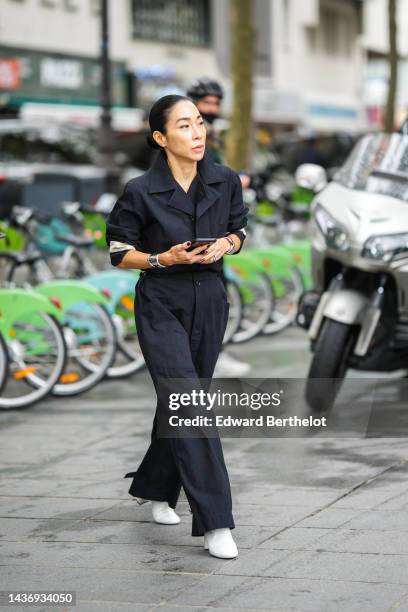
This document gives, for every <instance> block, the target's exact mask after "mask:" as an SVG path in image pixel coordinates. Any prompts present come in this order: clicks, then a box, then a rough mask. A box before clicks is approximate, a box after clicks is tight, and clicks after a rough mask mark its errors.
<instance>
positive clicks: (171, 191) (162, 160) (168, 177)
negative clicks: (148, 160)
mask: <svg viewBox="0 0 408 612" xmlns="http://www.w3.org/2000/svg"><path fill="white" fill-rule="evenodd" d="M197 170H198V174H199V178H200V182H201V189H200V187H199V196H198V201H197V205H196V210H195V207H194V202H193V201H192V199H191V197H190V196H189V195H188V194H187V193H186V192H185V191H184V190H183V189H182V187H181V186H180V185H178V183H177V181H176V180H175V179H174V177H173V175H172V172H171V170H170V168H169V166H168V164H167V161H166V157H165V153H163V152H160V153H159V154H158V156H157V158H156V160H155V162H154V163H153V165H152V167H151V169H150V172H149V174H150V177H149V193H162V194H165V196H166V197H167V204H168V206H171V207H173V208H177V209H178V210H181V211H182V212H184V213H186V214H188V215H194V214H196V216H197V218H199V217H201V216H202V215H203V214H204V213H205V212H206V211H207V210H208V209H209V208H210V207H211V206H213V205H214V204H215V203H216V202H217V201H218V200H219V198H220V193H219V191H218V190H217V189H215V188H214V187H212V186H211V185H212V184H216V183H222V182H224V181H225V180H226V178H225V176H224V173H223V172H222V170H221V169H220V168H218V167H217V166H216V165H215V164H214V162H213V161H212V160H211V158H210V156H209V155H208V154H207V153H206V154H205V155H204V157H203V159H202V160H200V161H199V162H198V164H197Z"/></svg>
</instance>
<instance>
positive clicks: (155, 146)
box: [146, 134, 162, 149]
mask: <svg viewBox="0 0 408 612" xmlns="http://www.w3.org/2000/svg"><path fill="white" fill-rule="evenodd" d="M146 142H147V144H148V145H149V147H151V148H152V149H161V148H162V147H161V146H160V145H158V144H157V142H156V141H155V139H154V138H153V136H152V135H151V134H149V135H148V136H146Z"/></svg>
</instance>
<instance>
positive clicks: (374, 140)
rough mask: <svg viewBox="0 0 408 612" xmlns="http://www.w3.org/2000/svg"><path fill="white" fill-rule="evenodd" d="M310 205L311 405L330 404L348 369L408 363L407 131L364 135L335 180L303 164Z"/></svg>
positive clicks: (301, 318) (304, 321) (301, 178)
mask: <svg viewBox="0 0 408 612" xmlns="http://www.w3.org/2000/svg"><path fill="white" fill-rule="evenodd" d="M296 180H297V182H298V184H299V185H301V186H302V187H306V188H309V189H312V190H313V191H315V193H317V195H316V197H315V198H314V200H313V203H312V214H313V230H312V231H313V237H312V252H313V256H312V262H313V264H312V265H313V280H314V288H315V290H314V291H313V292H307V293H305V294H304V295H303V296H302V298H301V300H300V304H299V313H298V317H297V321H298V324H299V325H301V326H302V327H305V328H306V329H308V335H309V338H310V340H311V348H312V351H313V357H312V361H311V365H310V369H309V373H308V380H307V384H306V400H307V402H308V404H309V405H310V407H311V408H312V410H314V411H316V412H324V411H326V410H328V409H329V408H330V406H331V405H332V404H333V401H334V399H335V397H336V395H337V393H338V391H339V389H340V386H341V383H342V380H343V378H344V376H345V374H346V372H347V369H348V368H353V369H359V370H374V371H386V372H390V371H393V370H399V369H402V368H403V369H405V368H408V136H406V135H403V134H375V135H369V136H365V137H363V138H362V139H361V140H359V142H358V143H357V144H356V146H355V147H354V149H353V151H352V152H351V154H350V156H349V157H348V159H347V160H346V162H345V164H344V165H343V166H342V167H341V168H340V170H339V171H338V172H337V173H336V174H335V176H334V179H333V181H332V182H330V183H329V184H327V180H326V177H325V171H324V170H323V168H321V167H319V166H316V165H314V164H304V165H303V166H300V167H299V168H298V170H297V173H296Z"/></svg>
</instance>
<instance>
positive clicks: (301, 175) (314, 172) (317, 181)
mask: <svg viewBox="0 0 408 612" xmlns="http://www.w3.org/2000/svg"><path fill="white" fill-rule="evenodd" d="M295 181H296V185H298V186H299V187H302V188H303V189H308V190H309V191H313V192H314V193H317V192H318V191H321V190H322V189H323V188H324V187H326V185H327V174H326V170H325V169H324V168H322V166H318V165H317V164H301V165H300V166H299V167H298V169H297V170H296V172H295Z"/></svg>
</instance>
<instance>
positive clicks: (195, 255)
mask: <svg viewBox="0 0 408 612" xmlns="http://www.w3.org/2000/svg"><path fill="white" fill-rule="evenodd" d="M225 242H226V241H225ZM190 245H191V242H182V243H181V244H175V245H174V246H172V247H171V249H169V250H168V251H165V252H164V253H160V254H159V262H160V263H161V264H163V265H164V266H173V265H175V264H187V265H191V264H194V263H200V261H201V258H202V252H203V251H205V249H206V248H207V246H208V244H200V246H198V247H196V248H195V249H193V250H192V251H187V250H186V249H188V247H189V246H190Z"/></svg>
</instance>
